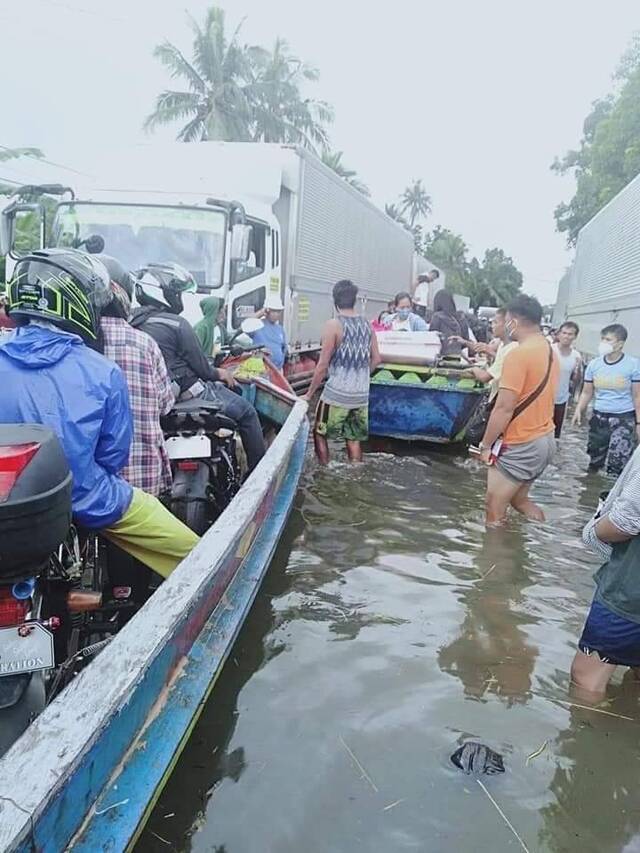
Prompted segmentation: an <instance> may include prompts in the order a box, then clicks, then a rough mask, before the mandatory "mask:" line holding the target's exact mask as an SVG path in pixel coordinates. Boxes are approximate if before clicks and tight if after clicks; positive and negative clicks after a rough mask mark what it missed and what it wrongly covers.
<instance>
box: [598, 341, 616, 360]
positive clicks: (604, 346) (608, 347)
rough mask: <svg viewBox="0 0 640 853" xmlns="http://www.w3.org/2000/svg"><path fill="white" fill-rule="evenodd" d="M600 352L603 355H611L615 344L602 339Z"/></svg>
mask: <svg viewBox="0 0 640 853" xmlns="http://www.w3.org/2000/svg"><path fill="white" fill-rule="evenodd" d="M598 352H599V353H600V355H601V356H603V357H604V356H605V355H611V353H612V352H613V344H610V343H609V341H600V346H599V347H598Z"/></svg>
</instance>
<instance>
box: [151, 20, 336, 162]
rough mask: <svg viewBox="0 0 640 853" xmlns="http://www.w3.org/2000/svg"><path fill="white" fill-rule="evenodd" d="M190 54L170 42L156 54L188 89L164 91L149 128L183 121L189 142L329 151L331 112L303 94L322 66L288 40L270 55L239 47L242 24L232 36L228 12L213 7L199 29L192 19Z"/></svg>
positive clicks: (181, 135) (279, 42) (184, 136)
mask: <svg viewBox="0 0 640 853" xmlns="http://www.w3.org/2000/svg"><path fill="white" fill-rule="evenodd" d="M189 22H190V25H191V30H192V32H193V42H192V47H191V57H190V58H187V56H185V54H184V53H183V52H182V51H181V50H180V49H179V48H178V47H176V45H175V44H173V43H172V42H169V41H165V42H163V43H162V44H160V45H158V46H157V47H156V49H155V50H154V56H155V57H156V58H157V59H158V60H159V61H160V62H161V63H162V64H163V65H164V66H165V67H166V68H167V70H168V71H169V74H170V76H171V77H172V78H173V79H174V80H179V81H181V83H182V84H183V85H184V86H185V88H183V89H180V90H175V89H165V90H164V91H163V92H161V93H160V94H159V95H158V97H157V99H156V103H155V107H154V110H153V112H152V113H151V114H150V115H149V116H148V117H147V119H146V121H145V124H144V126H145V129H146V130H148V131H152V130H154V129H155V128H156V127H159V126H161V125H165V124H173V123H175V122H184V123H183V124H182V127H181V128H180V130H179V132H178V137H177V138H178V139H179V140H181V141H183V142H195V141H202V140H208V139H218V140H223V141H227V142H231V141H236V142H243V141H245V142H284V143H294V144H298V145H303V146H304V147H306V148H310V149H312V150H314V151H321V150H323V149H324V148H326V147H327V145H328V142H329V139H328V134H327V125H328V124H330V123H331V122H332V120H333V110H332V109H331V107H330V106H329V105H328V104H327V103H325V102H324V101H319V100H314V99H312V98H308V97H306V96H305V95H304V93H303V91H302V88H303V86H304V85H305V84H307V83H314V82H316V81H317V80H318V79H319V72H318V70H317V69H315V68H313V67H312V66H310V65H308V64H307V63H305V62H303V61H302V60H301V59H298V58H297V57H296V56H295V55H294V54H293V53H292V52H291V50H290V48H289V45H288V44H287V42H286V41H285V40H284V39H281V38H278V39H276V42H275V44H274V45H273V48H272V49H271V50H267V49H265V48H263V47H260V46H258V45H243V44H241V42H240V31H241V25H240V26H239V27H238V28H237V29H236V30H235V31H234V32H233V33H231V34H230V35H229V33H228V32H227V28H226V18H225V13H224V11H223V10H222V9H220V8H218V7H216V6H213V7H211V8H210V9H209V10H208V11H207V13H206V14H205V18H204V22H203V23H202V24H199V23H198V22H197V21H196V20H194V19H193V18H192V17H191V16H189Z"/></svg>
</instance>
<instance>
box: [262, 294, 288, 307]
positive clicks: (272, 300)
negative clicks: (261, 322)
mask: <svg viewBox="0 0 640 853" xmlns="http://www.w3.org/2000/svg"><path fill="white" fill-rule="evenodd" d="M264 309H265V311H284V305H283V304H282V299H281V298H280V294H279V293H273V292H271V291H269V293H267V298H266V299H265V301H264Z"/></svg>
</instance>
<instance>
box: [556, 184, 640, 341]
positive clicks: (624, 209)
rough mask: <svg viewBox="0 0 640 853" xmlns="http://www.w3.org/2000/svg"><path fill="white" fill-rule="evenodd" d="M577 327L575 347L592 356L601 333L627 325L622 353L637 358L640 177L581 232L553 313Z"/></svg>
mask: <svg viewBox="0 0 640 853" xmlns="http://www.w3.org/2000/svg"><path fill="white" fill-rule="evenodd" d="M564 319H568V320H575V321H576V322H577V323H578V324H579V326H580V337H579V339H578V346H579V348H580V349H581V350H582V351H583V352H585V353H588V354H591V355H593V354H595V353H596V352H597V350H598V343H599V340H600V329H602V328H603V326H606V325H608V324H609V323H622V325H624V326H626V327H627V330H628V332H629V340H628V344H627V347H626V349H627V352H629V353H631V354H632V355H636V356H640V176H638V177H636V178H634V180H633V181H631V183H629V184H627V186H626V187H625V188H624V189H623V190H622V191H621V192H619V193H618V195H617V196H615V198H613V199H612V200H611V201H610V202H609V204H608V205H606V207H604V208H603V209H602V210H601V211H600V212H599V213H597V214H596V216H594V217H593V219H592V220H591V221H590V222H588V223H587V224H586V225H585V226H584V228H583V229H582V230H581V231H580V234H579V236H578V243H577V246H576V255H575V259H574V262H573V265H572V267H571V269H570V270H569V271H568V272H567V273H566V274H565V276H563V278H562V280H561V282H560V286H559V289H558V299H557V302H556V308H555V310H554V313H553V322H554V324H559V323H561V322H562V321H563V320H564Z"/></svg>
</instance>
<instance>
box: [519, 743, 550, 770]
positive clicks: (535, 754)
mask: <svg viewBox="0 0 640 853" xmlns="http://www.w3.org/2000/svg"><path fill="white" fill-rule="evenodd" d="M548 746H549V741H548V740H545V742H544V743H543V744H542V746H539V747H538V749H536V751H535V752H532V753H531V755H527V760H526V761H525V763H524V765H525V767H528V766H529V762H530V761H532V760H533V759H534V758H537V757H538V756H539V755H542V753H543V752H544V751H545V749H546V748H547V747H548Z"/></svg>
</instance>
